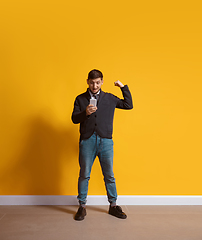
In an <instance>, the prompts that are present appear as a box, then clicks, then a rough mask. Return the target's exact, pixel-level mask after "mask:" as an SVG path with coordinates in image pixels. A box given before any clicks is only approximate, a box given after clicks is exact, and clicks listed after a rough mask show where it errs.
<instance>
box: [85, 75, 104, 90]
mask: <svg viewBox="0 0 202 240" xmlns="http://www.w3.org/2000/svg"><path fill="white" fill-rule="evenodd" d="M87 84H88V86H89V89H90V90H91V92H92V93H93V94H96V93H97V92H98V91H99V90H100V88H101V86H102V84H103V79H101V78H96V79H88V80H87Z"/></svg>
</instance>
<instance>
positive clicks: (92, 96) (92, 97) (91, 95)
mask: <svg viewBox="0 0 202 240" xmlns="http://www.w3.org/2000/svg"><path fill="white" fill-rule="evenodd" d="M88 91H89V93H90V97H91V99H95V95H96V96H97V95H99V94H100V90H99V91H98V92H97V93H96V94H92V92H91V91H90V89H89V90H88Z"/></svg>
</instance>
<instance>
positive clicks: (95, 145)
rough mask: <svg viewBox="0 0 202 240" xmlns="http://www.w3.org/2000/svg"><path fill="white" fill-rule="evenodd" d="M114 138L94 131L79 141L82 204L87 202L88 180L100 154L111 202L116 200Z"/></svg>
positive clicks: (79, 190) (80, 201)
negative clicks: (102, 135) (104, 136)
mask: <svg viewBox="0 0 202 240" xmlns="http://www.w3.org/2000/svg"><path fill="white" fill-rule="evenodd" d="M113 145H114V143H113V140H112V139H108V138H101V137H99V136H98V135H97V134H96V133H94V134H93V135H92V136H91V137H90V138H88V139H84V140H81V142H80V143H79V165H80V174H79V181H78V197H77V198H78V200H79V203H80V204H86V198H87V193H88V182H89V179H90V173H91V168H92V165H93V163H94V160H95V158H96V156H98V158H99V161H100V165H101V168H102V173H103V176H104V182H105V187H106V190H107V197H108V201H109V202H110V203H113V202H116V199H117V191H116V183H115V178H114V173H113Z"/></svg>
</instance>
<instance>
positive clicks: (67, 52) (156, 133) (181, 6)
mask: <svg viewBox="0 0 202 240" xmlns="http://www.w3.org/2000/svg"><path fill="white" fill-rule="evenodd" d="M199 3H200V1H189V2H188V1H167V2H165V1H134V0H126V1H117V0H112V1H106V0H102V1H100V2H96V1H92V0H87V1H81V0H78V1H67V0H58V1H48V0H40V1H39V0H38V1H36V0H35V1H25V0H24V1H22V0H18V1H14V0H10V1H5V0H4V1H1V3H0V34H1V37H0V78H1V85H0V89H1V93H0V104H1V105H0V107H1V108H0V110H1V111H0V112H1V118H0V120H1V133H0V139H1V145H0V146H1V151H0V154H1V155H0V194H1V195H10V194H11V195H13V194H14V195H18V194H19V195H20V194H34V195H36V194H39V195H40V194H42V195H45V194H50V195H55V194H61V195H76V194H77V178H78V172H79V168H78V139H79V133H78V125H74V124H73V123H72V122H71V113H72V109H73V103H74V99H75V97H76V96H77V95H78V94H80V93H82V92H84V91H86V88H87V84H86V78H87V74H88V72H89V71H90V70H91V69H93V68H97V69H100V70H101V71H102V72H103V73H104V85H103V90H104V91H108V92H112V93H114V94H115V95H117V96H119V97H121V92H120V90H119V89H118V88H116V87H114V85H113V82H114V81H116V80H120V81H121V82H123V83H124V84H128V85H129V88H130V90H131V92H132V96H133V101H134V109H133V110H132V111H123V110H118V109H117V110H116V113H115V120H114V137H113V139H114V142H115V145H114V150H115V158H114V172H115V177H116V181H117V189H118V194H123V195H138V194H140V195H200V194H202V188H201V184H202V175H201V168H202V161H201V160H202V152H201V136H202V127H201V122H202V111H201V104H202V47H201V46H202V44H201V43H202V33H201V23H202V19H201V6H200V5H199ZM89 194H99V195H102V194H105V188H104V183H103V177H102V175H101V171H100V167H99V164H98V160H96V163H95V165H94V167H93V171H92V177H91V181H90V186H89Z"/></svg>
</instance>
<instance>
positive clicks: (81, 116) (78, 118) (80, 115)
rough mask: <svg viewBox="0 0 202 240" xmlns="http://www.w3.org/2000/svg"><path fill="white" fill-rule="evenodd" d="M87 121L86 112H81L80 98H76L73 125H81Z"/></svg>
mask: <svg viewBox="0 0 202 240" xmlns="http://www.w3.org/2000/svg"><path fill="white" fill-rule="evenodd" d="M86 119H87V116H86V110H84V111H81V109H80V104H79V100H78V98H76V100H75V102H74V110H73V113H72V122H73V123H81V122H84V121H85V120H86Z"/></svg>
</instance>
